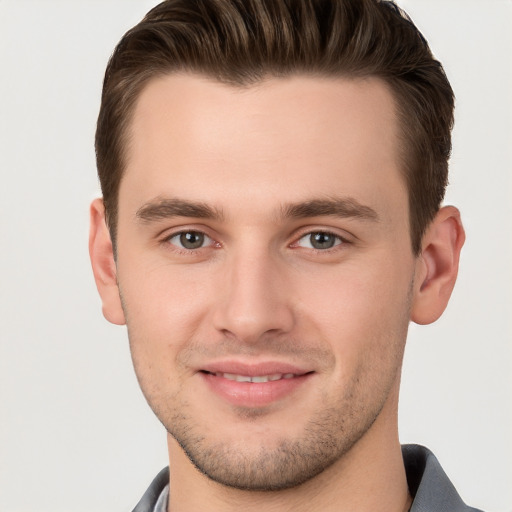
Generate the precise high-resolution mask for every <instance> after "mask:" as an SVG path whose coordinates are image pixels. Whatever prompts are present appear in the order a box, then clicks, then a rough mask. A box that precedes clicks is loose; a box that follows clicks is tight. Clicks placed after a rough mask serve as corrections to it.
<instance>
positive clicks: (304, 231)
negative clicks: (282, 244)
mask: <svg viewBox="0 0 512 512" xmlns="http://www.w3.org/2000/svg"><path fill="white" fill-rule="evenodd" d="M314 233H325V234H326V235H331V236H334V237H336V238H339V239H340V240H341V241H342V242H343V243H345V244H349V243H353V242H354V239H355V237H354V235H351V234H350V233H347V232H346V231H343V232H342V233H340V231H338V230H337V229H335V228H331V227H325V226H324V227H322V226H306V227H303V228H301V229H300V230H298V231H297V232H296V233H295V234H294V236H293V240H294V241H293V242H292V243H291V244H290V245H292V246H293V245H295V244H296V243H297V242H298V241H299V240H301V239H302V238H304V237H305V236H309V235H312V234H314ZM338 245H339V244H338Z"/></svg>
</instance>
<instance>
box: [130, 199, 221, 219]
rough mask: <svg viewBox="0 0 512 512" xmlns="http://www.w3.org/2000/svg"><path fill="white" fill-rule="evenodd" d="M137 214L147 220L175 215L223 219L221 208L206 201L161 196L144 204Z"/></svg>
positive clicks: (168, 217)
mask: <svg viewBox="0 0 512 512" xmlns="http://www.w3.org/2000/svg"><path fill="white" fill-rule="evenodd" d="M135 216H136V217H137V218H138V219H140V220H142V221H145V222H154V221H159V220H164V219H170V218H173V217H194V218H197V219H212V220H218V221H220V220H222V219H223V218H224V215H223V213H222V211H221V210H218V209H217V208H212V207H211V206H209V205H207V204H206V203H201V202H195V201H188V200H184V199H178V198H159V199H155V200H152V201H149V202H147V203H145V204H144V205H142V206H141V207H140V208H139V209H138V210H137V213H136V214H135Z"/></svg>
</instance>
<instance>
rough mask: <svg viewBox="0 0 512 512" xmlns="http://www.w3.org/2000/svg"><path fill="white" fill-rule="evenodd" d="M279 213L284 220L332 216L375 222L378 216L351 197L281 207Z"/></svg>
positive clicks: (313, 200) (315, 200)
mask: <svg viewBox="0 0 512 512" xmlns="http://www.w3.org/2000/svg"><path fill="white" fill-rule="evenodd" d="M281 213H282V216H283V217H284V218H286V217H289V218H295V219H303V218H306V217H322V216H332V217H341V218H355V219H361V220H369V221H374V222H377V221H378V220H379V215H378V214H377V212H376V211H375V210H374V209H373V208H371V207H369V206H366V205H363V204H361V203H360V202H359V201H357V200H356V199H353V198H351V197H344V198H338V197H333V198H326V199H312V200H309V201H305V202H300V203H291V204H287V205H283V206H282V208H281Z"/></svg>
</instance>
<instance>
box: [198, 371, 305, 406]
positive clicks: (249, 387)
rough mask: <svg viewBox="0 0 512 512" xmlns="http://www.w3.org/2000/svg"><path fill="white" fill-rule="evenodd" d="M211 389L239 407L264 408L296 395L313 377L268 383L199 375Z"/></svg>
mask: <svg viewBox="0 0 512 512" xmlns="http://www.w3.org/2000/svg"><path fill="white" fill-rule="evenodd" d="M199 375H200V376H201V377H202V378H203V380H204V381H205V382H206V383H207V385H208V386H209V387H210V389H211V390H212V391H213V392H214V393H216V394H217V395H218V396H220V397H221V398H223V399H225V400H227V401H228V402H229V403H230V404H232V405H235V406H238V407H264V406H266V405H270V404H271V403H273V402H277V401H278V400H282V399H283V398H285V397H287V396H289V395H291V394H292V393H294V392H295V391H296V390H297V389H298V388H299V387H300V386H302V385H303V384H304V383H305V382H306V381H307V380H309V379H310V378H311V376H312V374H311V373H307V374H305V375H299V376H297V377H293V378H291V379H279V380H274V381H268V382H237V381H236V380H229V379H226V378H224V377H218V376H217V375H213V374H211V373H203V372H201V373H200V374H199Z"/></svg>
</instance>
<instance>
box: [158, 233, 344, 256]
mask: <svg viewBox="0 0 512 512" xmlns="http://www.w3.org/2000/svg"><path fill="white" fill-rule="evenodd" d="M186 234H195V235H200V236H202V237H204V239H205V241H206V240H209V241H210V243H209V244H208V245H201V246H200V247H197V248H185V247H180V246H179V245H177V243H172V242H171V240H173V239H175V238H177V237H181V236H182V235H186ZM313 235H324V236H327V237H334V238H335V244H334V245H333V246H332V247H328V248H325V249H317V248H315V247H302V246H301V245H299V242H300V241H301V240H303V239H305V238H307V237H312V236H313ZM161 243H162V244H164V245H167V246H169V245H171V246H173V247H172V250H173V251H175V252H177V253H178V254H184V255H194V254H197V252H198V251H199V250H200V249H207V248H208V247H213V248H220V247H221V244H220V243H219V242H216V241H215V240H214V239H213V238H211V237H210V236H208V235H207V234H206V233H205V232H204V231H202V230H200V229H182V230H180V231H177V232H173V233H171V234H170V235H168V236H166V237H165V238H164V239H163V240H162V242H161ZM347 244H350V241H349V240H347V239H346V238H344V237H343V236H341V235H339V234H337V233H334V232H332V231H329V230H327V229H309V230H308V231H303V232H302V233H301V234H300V236H299V237H298V238H295V241H294V242H292V243H291V244H289V245H288V247H291V248H292V249H301V248H303V249H307V250H310V251H314V252H315V253H319V254H330V253H332V252H334V251H337V250H341V247H340V246H344V245H347Z"/></svg>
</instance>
